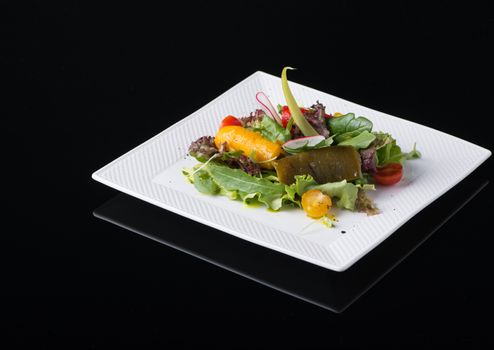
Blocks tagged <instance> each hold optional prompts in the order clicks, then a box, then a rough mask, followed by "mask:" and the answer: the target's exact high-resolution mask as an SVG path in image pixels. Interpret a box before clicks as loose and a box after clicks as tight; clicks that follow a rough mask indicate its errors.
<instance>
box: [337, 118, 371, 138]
mask: <svg viewBox="0 0 494 350" xmlns="http://www.w3.org/2000/svg"><path fill="white" fill-rule="evenodd" d="M328 126H329V129H330V130H331V134H333V135H336V137H335V141H336V142H338V143H340V142H343V141H346V140H348V139H351V138H352V137H355V136H358V135H359V134H360V133H362V132H364V131H369V132H370V131H371V130H372V122H371V121H370V120H369V119H367V118H364V117H358V118H355V114H353V113H348V114H345V115H342V116H339V117H335V118H329V119H328Z"/></svg>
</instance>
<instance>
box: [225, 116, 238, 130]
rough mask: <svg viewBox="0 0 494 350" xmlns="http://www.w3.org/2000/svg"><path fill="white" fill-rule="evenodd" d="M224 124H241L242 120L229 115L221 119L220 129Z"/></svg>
mask: <svg viewBox="0 0 494 350" xmlns="http://www.w3.org/2000/svg"><path fill="white" fill-rule="evenodd" d="M224 126H242V122H241V121H240V120H238V119H237V118H235V117H234V116H233V115H229V116H226V117H225V118H223V120H222V121H221V125H220V129H221V128H222V127H224Z"/></svg>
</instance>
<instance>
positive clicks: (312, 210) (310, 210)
mask: <svg viewBox="0 0 494 350" xmlns="http://www.w3.org/2000/svg"><path fill="white" fill-rule="evenodd" d="M331 204H332V202H331V198H330V197H329V196H328V195H325V194H324V193H322V192H321V191H319V190H309V191H307V192H305V193H304V194H303V195H302V208H303V209H304V210H305V212H306V213H307V215H308V216H310V217H311V218H314V219H318V218H320V217H323V216H324V215H325V214H326V213H327V212H328V210H329V209H330V208H331Z"/></svg>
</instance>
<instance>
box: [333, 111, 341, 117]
mask: <svg viewBox="0 0 494 350" xmlns="http://www.w3.org/2000/svg"><path fill="white" fill-rule="evenodd" d="M342 115H343V114H341V113H340V112H335V114H333V117H341V116H342Z"/></svg>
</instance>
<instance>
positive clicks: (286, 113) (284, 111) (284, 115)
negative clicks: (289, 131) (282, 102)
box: [281, 106, 307, 128]
mask: <svg viewBox="0 0 494 350" xmlns="http://www.w3.org/2000/svg"><path fill="white" fill-rule="evenodd" d="M300 112H302V114H304V113H305V112H307V109H306V108H300ZM291 117H292V114H291V113H290V109H288V106H283V107H282V108H281V121H282V122H283V127H284V128H286V125H287V124H288V121H289V120H290V118H291Z"/></svg>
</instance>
